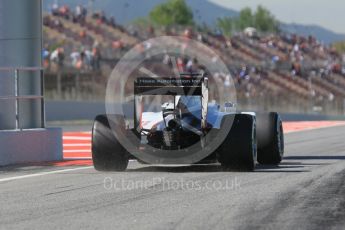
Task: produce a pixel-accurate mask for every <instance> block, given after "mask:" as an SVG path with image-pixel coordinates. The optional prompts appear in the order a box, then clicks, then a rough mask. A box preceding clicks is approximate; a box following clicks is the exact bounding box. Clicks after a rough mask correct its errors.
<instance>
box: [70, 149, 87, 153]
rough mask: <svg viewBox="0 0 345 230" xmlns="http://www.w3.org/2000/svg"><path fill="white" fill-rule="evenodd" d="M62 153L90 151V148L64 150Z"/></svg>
mask: <svg viewBox="0 0 345 230" xmlns="http://www.w3.org/2000/svg"><path fill="white" fill-rule="evenodd" d="M63 152H64V153H91V149H76V150H64V151H63Z"/></svg>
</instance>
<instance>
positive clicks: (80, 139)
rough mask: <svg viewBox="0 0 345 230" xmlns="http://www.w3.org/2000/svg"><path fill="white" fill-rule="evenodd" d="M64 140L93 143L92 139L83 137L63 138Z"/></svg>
mask: <svg viewBox="0 0 345 230" xmlns="http://www.w3.org/2000/svg"><path fill="white" fill-rule="evenodd" d="M62 139H63V140H78V141H83V140H87V141H91V137H81V136H63V137H62Z"/></svg>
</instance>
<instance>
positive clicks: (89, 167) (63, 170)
mask: <svg viewBox="0 0 345 230" xmlns="http://www.w3.org/2000/svg"><path fill="white" fill-rule="evenodd" d="M91 168H93V166H86V167H78V168H72V169H61V170H55V171H49V172H42V173H33V174H28V175H23V176H15V177H7V178H2V179H0V182H6V181H14V180H20V179H25V178H31V177H38V176H46V175H51V174H58V173H64V172H72V171H78V170H84V169H91Z"/></svg>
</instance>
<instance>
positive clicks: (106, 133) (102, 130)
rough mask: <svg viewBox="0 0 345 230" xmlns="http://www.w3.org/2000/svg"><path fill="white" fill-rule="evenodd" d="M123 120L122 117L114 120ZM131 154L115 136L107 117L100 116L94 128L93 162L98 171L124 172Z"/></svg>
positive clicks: (118, 116)
mask: <svg viewBox="0 0 345 230" xmlns="http://www.w3.org/2000/svg"><path fill="white" fill-rule="evenodd" d="M113 118H114V119H117V120H122V121H123V117H122V116H120V115H113V117H112V119H113ZM128 159H129V154H128V152H127V151H126V149H125V148H124V147H123V146H122V145H121V144H120V142H119V141H118V140H117V139H116V137H115V135H114V134H113V132H112V130H111V128H110V125H109V120H108V118H107V116H106V115H98V116H97V117H96V118H95V121H94V124H93V128H92V160H93V165H94V167H95V169H96V170H98V171H124V170H126V168H127V166H128Z"/></svg>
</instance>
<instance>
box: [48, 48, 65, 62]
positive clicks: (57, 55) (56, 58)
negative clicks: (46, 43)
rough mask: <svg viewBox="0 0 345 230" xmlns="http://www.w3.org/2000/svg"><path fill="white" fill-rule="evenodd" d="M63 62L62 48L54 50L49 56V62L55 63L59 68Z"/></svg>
mask: <svg viewBox="0 0 345 230" xmlns="http://www.w3.org/2000/svg"><path fill="white" fill-rule="evenodd" d="M64 60H65V53H64V49H63V48H62V47H58V48H56V49H55V50H54V51H53V52H52V53H51V55H50V61H52V62H54V63H56V64H57V65H58V66H59V67H62V66H63V64H64Z"/></svg>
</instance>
